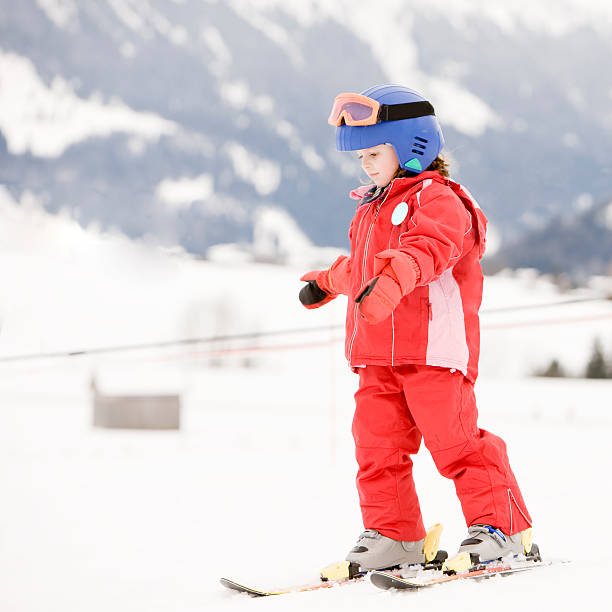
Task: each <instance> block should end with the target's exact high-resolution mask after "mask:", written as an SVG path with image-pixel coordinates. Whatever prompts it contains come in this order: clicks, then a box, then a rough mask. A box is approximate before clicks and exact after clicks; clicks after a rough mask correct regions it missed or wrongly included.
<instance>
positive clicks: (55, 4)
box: [36, 0, 78, 29]
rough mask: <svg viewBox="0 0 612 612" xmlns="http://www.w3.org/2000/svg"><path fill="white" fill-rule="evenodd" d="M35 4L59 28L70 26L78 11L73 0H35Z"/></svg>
mask: <svg viewBox="0 0 612 612" xmlns="http://www.w3.org/2000/svg"><path fill="white" fill-rule="evenodd" d="M36 4H38V7H39V8H40V10H41V11H43V12H44V13H45V15H46V16H47V17H48V19H49V20H50V21H52V22H53V23H54V24H55V25H56V26H57V27H58V28H61V29H68V28H70V26H71V25H73V23H74V19H75V17H76V15H77V13H78V8H77V5H76V2H75V0H36Z"/></svg>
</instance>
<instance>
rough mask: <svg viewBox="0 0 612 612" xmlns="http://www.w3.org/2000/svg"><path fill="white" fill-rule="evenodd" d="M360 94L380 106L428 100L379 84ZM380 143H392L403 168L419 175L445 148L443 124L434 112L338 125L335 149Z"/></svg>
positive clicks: (362, 146) (401, 89)
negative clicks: (357, 123)
mask: <svg viewBox="0 0 612 612" xmlns="http://www.w3.org/2000/svg"><path fill="white" fill-rule="evenodd" d="M361 95H363V96H367V97H368V98H372V99H373V100H376V101H377V102H379V103H380V104H381V105H383V104H386V105H395V104H406V103H412V102H427V101H426V100H425V98H423V97H422V96H421V95H420V94H418V93H417V92H416V91H414V90H412V89H408V87H403V86H401V85H377V86H375V87H371V88H370V89H366V90H365V91H363V92H361ZM380 144H390V145H391V146H392V147H393V149H394V151H395V154H396V155H397V159H398V161H399V164H400V167H401V168H402V169H404V170H408V171H409V172H413V173H414V174H419V172H422V171H423V170H425V169H427V167H428V166H429V165H430V164H431V162H432V161H433V160H434V159H436V157H437V156H438V154H439V153H440V151H441V150H442V149H443V147H444V137H443V136H442V130H441V129H440V124H439V123H438V120H437V119H436V116H435V115H434V114H433V107H431V114H427V115H423V116H419V117H412V118H410V119H399V120H395V121H389V120H387V121H384V120H383V121H379V122H378V123H376V124H374V125H365V126H350V125H344V124H342V125H339V126H338V127H337V128H336V149H337V150H338V151H356V150H357V149H368V148H370V147H375V146H376V145H380Z"/></svg>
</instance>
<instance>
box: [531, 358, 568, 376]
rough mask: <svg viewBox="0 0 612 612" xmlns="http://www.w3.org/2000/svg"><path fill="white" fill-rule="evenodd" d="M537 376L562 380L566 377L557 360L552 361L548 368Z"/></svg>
mask: <svg viewBox="0 0 612 612" xmlns="http://www.w3.org/2000/svg"><path fill="white" fill-rule="evenodd" d="M538 376H544V377H547V378H563V377H565V376H567V374H566V373H565V370H564V369H563V366H562V365H561V364H560V363H559V360H558V359H553V360H552V361H551V362H550V364H549V366H548V367H547V368H546V369H545V370H541V371H540V373H539V374H538Z"/></svg>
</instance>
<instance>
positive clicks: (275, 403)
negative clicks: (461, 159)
mask: <svg viewBox="0 0 612 612" xmlns="http://www.w3.org/2000/svg"><path fill="white" fill-rule="evenodd" d="M0 213H1V215H2V219H3V223H2V225H1V226H0V228H1V229H0V268H1V269H2V270H3V273H2V281H1V283H0V315H1V319H2V328H1V333H0V356H1V357H7V356H9V355H20V354H27V353H32V352H52V351H69V350H72V349H83V348H90V347H109V346H112V345H123V344H132V343H142V342H151V341H158V340H171V339H174V338H186V337H194V336H207V335H225V334H234V333H240V332H243V333H244V332H266V331H275V330H283V329H297V328H304V327H308V326H311V327H312V328H313V329H312V331H311V332H310V333H293V334H287V335H279V336H272V337H260V338H257V337H253V336H250V337H248V338H242V339H240V340H236V341H233V342H232V341H225V342H222V341H218V342H216V343H214V344H212V345H210V344H200V345H189V346H174V347H160V348H148V349H141V350H132V351H124V352H116V353H107V354H97V355H96V354H92V355H80V356H79V355H75V356H72V357H68V356H60V357H55V358H47V359H42V358H41V359H31V360H26V361H6V360H2V361H0V489H1V490H2V491H3V503H2V510H1V513H0V514H1V516H2V520H0V541H1V542H2V550H3V554H2V555H0V575H1V576H2V589H0V607H1V608H2V610H7V611H10V612H35V611H36V612H38V611H39V610H42V609H44V610H62V612H80V611H81V610H83V609H87V610H88V611H90V612H108V610H109V609H113V610H117V611H118V612H124V611H125V612H128V611H129V612H132V611H134V610H159V611H160V612H161V611H164V612H165V611H168V612H174V611H176V610H181V611H184V612H191V611H194V612H195V611H201V610H215V611H216V610H232V611H234V610H247V608H248V609H251V608H252V607H253V606H265V607H266V609H279V610H311V609H313V608H317V609H321V610H338V609H350V610H353V611H356V610H371V609H388V610H406V609H407V608H409V607H411V606H418V607H419V608H427V609H442V608H446V607H452V608H453V609H454V610H466V611H467V610H470V611H471V610H473V609H474V608H477V609H495V610H499V611H500V612H515V610H517V609H518V608H523V607H524V606H525V602H529V606H533V607H534V608H540V609H554V610H571V611H572V612H573V611H575V610H576V609H582V608H583V607H593V606H594V605H600V604H601V602H602V601H606V600H607V590H606V589H607V575H608V573H609V572H610V570H611V569H612V567H611V564H610V561H609V554H608V551H609V550H610V547H611V546H612V537H611V536H610V531H609V530H607V529H605V528H602V525H604V526H605V524H606V521H607V509H608V508H609V507H610V505H611V504H612V494H611V493H610V487H608V486H606V483H607V480H608V470H609V465H610V462H611V460H612V455H611V451H610V444H609V437H610V432H611V431H612V412H611V411H610V401H609V398H610V394H611V393H612V386H611V383H610V381H585V380H578V379H575V380H572V379H564V380H563V379H560V380H552V379H548V380H543V379H530V378H526V377H525V376H524V375H523V374H524V373H525V372H526V371H528V370H529V368H530V366H531V364H535V363H536V362H538V361H539V360H541V359H543V358H547V357H548V356H549V355H550V354H552V352H554V353H555V354H556V355H557V356H558V357H560V358H562V359H563V360H565V359H567V360H568V364H569V363H570V361H572V363H573V362H574V361H575V363H576V364H578V363H579V362H582V361H584V359H585V358H586V351H587V347H588V342H587V338H588V337H589V336H590V335H591V334H594V333H598V334H600V335H602V338H603V339H605V341H606V343H607V346H610V340H611V338H610V337H609V330H610V325H609V322H610V319H609V317H610V315H611V308H610V305H609V304H606V303H593V304H589V303H585V304H575V305H572V306H564V307H554V308H540V309H535V310H513V311H510V312H508V311H505V312H500V311H498V312H497V314H495V313H493V312H492V311H493V309H499V308H506V307H509V306H528V305H536V304H544V303H548V302H549V301H558V300H559V299H561V297H562V296H559V295H558V294H556V293H555V291H554V290H553V288H552V287H551V286H550V285H548V284H547V283H546V282H545V281H544V280H542V279H541V278H538V277H537V276H536V275H533V274H527V273H522V274H521V275H519V276H514V277H513V276H506V277H504V276H500V277H493V278H488V279H487V281H486V304H485V307H486V309H488V310H489V313H490V314H488V315H483V363H482V365H483V372H482V376H481V378H480V380H479V382H478V385H477V393H478V400H479V406H480V419H481V421H480V422H481V426H483V427H486V428H487V429H491V430H493V431H495V432H496V433H500V434H501V435H502V436H503V437H504V439H505V440H506V442H507V444H508V448H509V453H510V458H511V461H512V464H513V466H514V470H515V472H516V474H517V477H518V479H519V481H520V483H521V487H522V489H523V492H524V494H525V497H526V500H527V503H528V505H529V508H530V511H531V514H532V515H533V517H534V520H535V525H534V527H535V535H536V540H537V541H538V542H539V544H540V546H541V549H542V551H543V553H544V555H545V556H546V557H547V558H551V559H571V560H572V564H570V565H567V566H560V567H557V568H553V569H550V570H542V571H541V572H540V573H538V574H535V573H534V574H533V575H529V576H516V577H513V578H509V579H506V580H503V579H502V580H498V579H494V580H491V581H487V582H484V583H479V584H457V585H448V586H446V587H441V588H439V589H434V590H431V591H428V592H424V593H418V594H414V595H410V594H409V595H405V594H393V593H383V592H380V591H376V590H374V589H373V587H370V586H369V585H368V584H359V585H352V586H348V587H346V588H339V589H335V590H332V591H325V592H319V593H311V594H303V595H296V596H289V597H286V598H285V597H284V598H278V599H271V600H265V601H260V602H257V601H251V600H249V599H248V598H246V597H241V596H236V595H233V594H231V593H229V592H225V591H224V590H223V589H222V588H221V587H220V585H219V584H218V582H217V579H218V577H220V576H221V575H223V574H227V575H230V576H232V577H235V578H237V579H239V580H244V581H247V582H254V583H255V584H261V585H262V586H273V585H275V584H276V585H279V584H280V585H282V584H287V583H294V582H301V581H308V580H312V579H313V578H315V577H316V573H317V570H318V569H319V568H320V567H321V566H323V565H326V564H328V563H329V562H331V561H334V560H337V559H339V558H341V557H343V556H344V554H345V553H346V550H348V548H350V546H351V545H352V542H353V541H354V539H355V538H356V536H357V535H358V533H359V532H360V530H361V523H360V516H359V510H358V502H357V496H356V493H355V491H354V485H353V480H354V473H355V465H354V462H353V450H352V441H351V439H350V421H351V412H352V393H353V392H354V389H355V377H354V375H353V374H351V373H350V372H349V371H348V369H347V368H346V367H345V364H344V359H343V355H342V341H341V336H342V333H341V331H336V330H334V329H331V330H330V329H326V328H327V327H328V326H334V325H337V324H338V325H340V324H341V322H342V318H343V312H342V311H343V303H342V302H341V301H340V300H337V301H336V302H333V303H332V304H330V305H328V306H327V307H326V308H322V309H320V310H318V311H312V312H307V311H305V310H304V309H303V308H301V306H300V305H299V303H298V302H297V299H296V293H297V290H298V288H299V286H300V283H299V281H298V280H297V279H298V275H299V274H300V272H301V270H300V269H298V268H297V267H289V266H287V267H284V266H278V265H263V264H252V263H251V264H245V263H240V262H236V263H233V264H232V263H229V262H227V263H226V264H224V265H222V264H213V263H210V262H203V261H197V260H194V259H192V258H191V257H189V256H186V255H185V254H181V253H176V252H175V253H166V252H163V251H160V250H159V249H158V248H157V247H154V246H151V245H148V244H147V243H144V242H141V243H132V242H129V241H127V240H126V239H125V238H124V237H122V236H121V235H117V234H112V233H105V232H102V231H100V230H99V229H97V228H95V227H92V228H90V229H88V230H83V229H82V228H81V227H80V226H79V224H78V223H76V222H75V221H74V220H73V219H71V218H70V216H69V215H67V214H63V215H60V216H53V215H49V214H48V213H46V212H44V210H42V209H41V207H40V205H39V204H37V203H36V202H35V201H33V200H30V201H28V199H27V198H26V199H25V200H24V201H22V202H21V204H19V205H18V204H16V203H15V202H14V201H12V200H11V198H10V196H9V195H8V194H7V193H6V192H5V191H3V192H1V193H0ZM566 297H568V296H563V299H565V298H566ZM572 297H576V296H572ZM566 308H568V309H571V310H570V311H566V310H565V309H566ZM604 316H605V317H608V318H607V319H603V318H602V317H604ZM596 317H599V318H598V319H596ZM581 319H582V320H581ZM586 319H592V320H591V321H586ZM537 320H540V324H537V325H534V322H535V321H537ZM591 326H592V327H591ZM318 327H323V328H324V329H323V330H322V331H318V330H316V329H314V328H318ZM553 349H554V350H553ZM211 350H212V351H214V352H215V354H214V355H213V354H211ZM519 374H520V375H519ZM92 375H95V376H96V379H97V382H98V385H99V387H100V388H101V390H102V391H103V392H104V391H106V392H112V391H120V392H123V393H135V392H144V393H153V392H156V391H160V390H163V391H165V392H167V391H172V392H174V393H179V394H180V396H181V401H182V425H181V430H180V431H178V432H151V431H149V432H128V431H110V430H95V429H93V428H92V426H91V423H92V407H91V398H90V389H89V383H90V378H91V376H92ZM415 477H416V481H417V486H418V488H419V491H420V498H421V502H422V506H423V512H424V515H425V518H426V521H427V522H428V523H430V524H431V523H434V522H438V521H442V522H443V523H444V524H445V526H446V530H445V533H444V535H443V539H442V545H443V546H444V547H446V548H448V549H449V550H453V549H454V547H455V546H457V544H458V542H459V541H460V540H461V539H462V537H463V536H464V531H465V527H464V525H463V523H462V518H461V513H460V508H459V504H458V503H457V500H456V498H455V495H454V491H453V487H452V484H451V483H450V482H448V481H445V480H444V479H442V478H441V477H440V476H439V475H437V473H436V471H435V467H434V465H433V463H432V461H431V458H430V456H429V454H428V453H427V451H426V450H425V448H423V449H422V451H421V452H420V453H419V455H418V456H417V457H416V461H415Z"/></svg>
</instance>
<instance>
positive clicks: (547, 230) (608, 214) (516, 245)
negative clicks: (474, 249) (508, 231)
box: [484, 199, 612, 284]
mask: <svg viewBox="0 0 612 612" xmlns="http://www.w3.org/2000/svg"><path fill="white" fill-rule="evenodd" d="M506 267H533V268H537V269H538V270H540V271H542V272H544V273H546V274H554V275H557V276H559V277H563V276H565V277H567V278H568V279H570V280H571V281H572V282H574V283H582V284H584V283H585V282H586V281H587V280H588V277H589V276H594V275H608V276H610V275H611V274H612V200H608V201H603V202H601V203H600V204H599V205H593V204H592V202H591V201H590V199H586V200H585V201H584V204H583V210H582V211H580V212H578V211H575V212H570V213H565V214H559V215H556V216H555V217H554V218H553V219H551V220H550V221H549V222H548V223H546V224H545V225H544V226H543V227H541V228H537V229H533V230H531V231H529V232H527V233H526V235H525V236H522V237H521V238H519V239H517V240H515V241H512V242H511V243H510V244H508V245H506V246H504V247H502V248H501V249H500V250H499V251H497V252H496V253H495V254H494V255H493V256H492V257H489V258H487V259H486V260H485V263H484V268H485V271H486V272H489V273H495V272H497V271H499V270H500V269H503V268H506Z"/></svg>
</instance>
